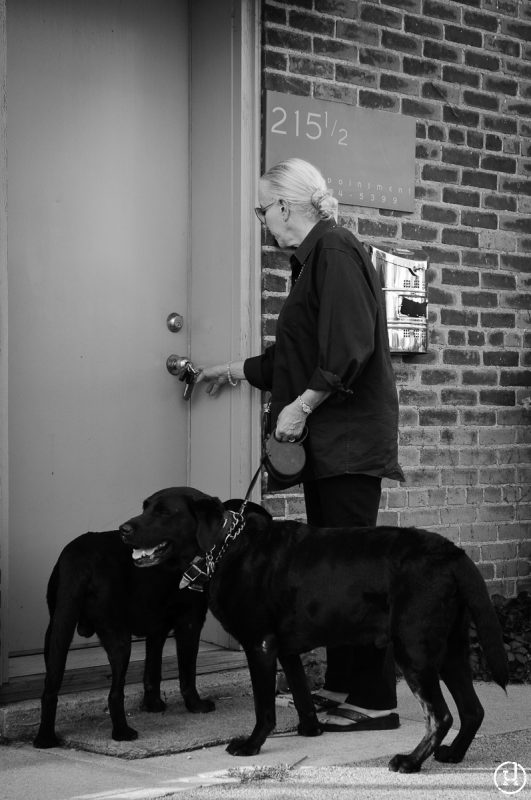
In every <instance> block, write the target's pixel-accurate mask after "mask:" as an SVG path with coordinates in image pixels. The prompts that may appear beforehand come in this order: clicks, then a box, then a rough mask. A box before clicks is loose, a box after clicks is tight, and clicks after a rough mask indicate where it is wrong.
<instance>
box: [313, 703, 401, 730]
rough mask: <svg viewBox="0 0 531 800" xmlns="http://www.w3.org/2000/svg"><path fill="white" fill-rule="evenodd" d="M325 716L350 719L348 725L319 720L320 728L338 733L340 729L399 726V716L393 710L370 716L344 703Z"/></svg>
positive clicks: (373, 728) (382, 728) (388, 728)
mask: <svg viewBox="0 0 531 800" xmlns="http://www.w3.org/2000/svg"><path fill="white" fill-rule="evenodd" d="M327 716H329V717H331V718H333V717H342V718H344V719H349V720H351V724H350V725H342V724H341V723H334V722H332V721H327V720H326V718H325V719H324V720H321V728H322V730H323V731H328V732H334V733H340V732H342V731H347V732H351V731H387V730H393V729H394V728H399V727H400V717H399V716H398V714H396V713H394V712H393V713H391V714H386V715H385V716H384V717H370V716H369V715H368V714H363V713H362V712H361V711H356V709H354V708H351V707H349V706H348V705H346V704H341V705H340V706H338V707H337V708H334V709H331V710H330V711H329V712H328V715H327Z"/></svg>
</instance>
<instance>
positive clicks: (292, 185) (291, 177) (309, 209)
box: [260, 158, 338, 220]
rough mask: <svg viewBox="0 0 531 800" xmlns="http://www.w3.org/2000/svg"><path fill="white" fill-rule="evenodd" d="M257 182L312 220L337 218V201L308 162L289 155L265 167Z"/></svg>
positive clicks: (315, 169)
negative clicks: (283, 159) (271, 165)
mask: <svg viewBox="0 0 531 800" xmlns="http://www.w3.org/2000/svg"><path fill="white" fill-rule="evenodd" d="M260 181H261V182H262V183H263V184H267V186H268V188H269V189H270V191H271V193H272V194H273V195H276V197H278V199H279V200H285V201H286V202H287V203H289V205H290V206H293V207H294V208H296V209H298V210H299V211H300V213H301V214H304V215H305V216H307V217H310V218H311V219H335V220H337V208H338V202H337V200H336V199H335V197H333V196H332V192H331V191H330V189H328V188H327V185H326V181H325V179H324V178H323V176H322V174H321V173H320V172H319V170H318V169H317V168H316V167H314V166H313V165H312V164H309V163H308V162H307V161H303V160H302V159H301V158H288V159H286V161H281V162H280V164H276V165H275V166H274V167H271V169H268V170H267V172H265V173H264V174H263V175H262V177H261V178H260Z"/></svg>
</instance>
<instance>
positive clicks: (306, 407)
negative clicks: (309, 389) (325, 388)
mask: <svg viewBox="0 0 531 800" xmlns="http://www.w3.org/2000/svg"><path fill="white" fill-rule="evenodd" d="M297 400H298V401H299V405H300V407H301V408H302V410H303V411H304V413H305V414H306V416H308V414H311V413H312V411H313V408H312V407H311V406H309V405H308V403H305V402H304V400H303V399H302V397H301V396H300V395H299V396H298V397H297Z"/></svg>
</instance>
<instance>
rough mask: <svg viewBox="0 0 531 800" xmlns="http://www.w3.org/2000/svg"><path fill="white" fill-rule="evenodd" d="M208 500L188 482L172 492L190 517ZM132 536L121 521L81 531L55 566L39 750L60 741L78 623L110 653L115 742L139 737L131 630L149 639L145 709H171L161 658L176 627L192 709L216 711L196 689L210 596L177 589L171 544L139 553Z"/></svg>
mask: <svg viewBox="0 0 531 800" xmlns="http://www.w3.org/2000/svg"><path fill="white" fill-rule="evenodd" d="M205 497H207V495H204V494H203V493H202V492H199V491H197V490H195V489H190V488H188V487H182V488H178V489H174V490H173V491H172V509H173V510H174V511H175V510H178V509H179V508H180V509H182V514H183V517H184V518H185V519H186V520H188V519H189V512H188V507H189V504H190V503H191V502H192V501H194V500H198V499H200V498H205ZM151 500H152V499H151V498H149V499H148V500H146V502H145V503H144V507H146V508H150V509H151V508H152V507H153V505H152V502H151ZM163 513H164V510H163ZM127 533H128V530H127V526H123V527H122V531H121V532H119V531H109V532H106V533H85V534H83V535H82V536H79V537H78V538H77V539H74V540H73V541H72V542H70V543H69V544H68V545H66V547H65V548H64V550H63V551H62V553H61V555H60V556H59V559H58V561H57V563H56V565H55V567H54V569H53V571H52V574H51V577H50V581H49V583H48V592H47V601H48V607H49V610H50V623H49V625H48V629H47V631H46V638H45V646H44V656H45V662H46V678H45V683H44V692H43V695H42V699H41V724H40V728H39V732H38V734H37V737H36V738H35V740H34V745H35V747H56V746H57V745H59V744H60V740H59V739H58V738H57V736H56V734H55V717H56V709H57V695H58V692H59V690H60V688H61V683H62V681H63V676H64V670H65V664H66V658H67V654H68V648H69V646H70V643H71V641H72V637H73V635H74V631H75V628H76V625H77V630H78V633H79V634H81V635H82V636H92V635H93V634H94V633H96V634H97V635H98V637H99V639H100V641H101V643H102V645H103V647H104V648H105V650H106V652H107V656H108V658H109V663H110V665H111V672H112V682H111V689H110V693H109V712H110V716H111V721H112V738H113V739H116V740H118V741H122V740H123V741H126V740H132V739H136V738H137V735H138V734H137V732H136V731H135V730H133V728H130V727H129V725H128V724H127V722H126V717H125V712H124V684H125V676H126V672H127V667H128V664H129V657H130V654H131V636H132V635H136V636H145V637H146V660H145V666H144V698H143V703H142V708H143V709H144V710H145V711H163V710H164V709H165V707H166V706H165V703H164V702H163V701H162V699H161V697H160V681H161V662H162V650H163V647H164V643H165V641H166V638H167V636H168V634H169V633H170V631H171V630H173V631H174V633H175V638H176V643H177V662H178V667H179V686H180V690H181V694H182V697H183V699H184V702H185V704H186V708H187V709H188V710H189V711H192V712H206V711H213V710H214V703H213V702H212V701H211V700H201V698H200V697H199V695H198V693H197V690H196V661H197V652H198V648H199V635H200V632H201V629H202V627H203V623H204V621H205V616H206V612H207V607H208V602H207V597H206V596H205V595H204V594H201V593H200V592H191V591H180V590H179V581H180V578H181V575H182V570H181V571H180V572H179V563H180V562H177V561H176V560H175V559H174V558H173V550H172V548H171V547H165V546H164V545H162V546H160V547H156V548H154V549H151V548H148V549H146V548H143V550H140V551H133V549H132V547H131V546H130V545H129V544H126V543H125V541H124V540H126V539H127ZM187 535H188V531H187ZM189 552H190V557H192V556H193V555H194V553H195V550H194V548H193V547H190V548H189ZM132 556H133V558H132ZM181 558H182V556H181ZM185 558H186V556H185ZM137 567H152V569H137Z"/></svg>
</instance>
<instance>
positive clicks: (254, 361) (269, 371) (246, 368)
mask: <svg viewBox="0 0 531 800" xmlns="http://www.w3.org/2000/svg"><path fill="white" fill-rule="evenodd" d="M274 361H275V345H274V344H271V345H269V347H266V349H265V350H264V352H263V353H262V355H259V356H252V357H251V358H246V359H245V361H244V362H243V373H244V375H245V377H246V379H247V380H248V381H249V383H250V384H251V386H255V387H256V388H257V389H262V391H271V389H272V387H273V366H274Z"/></svg>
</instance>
